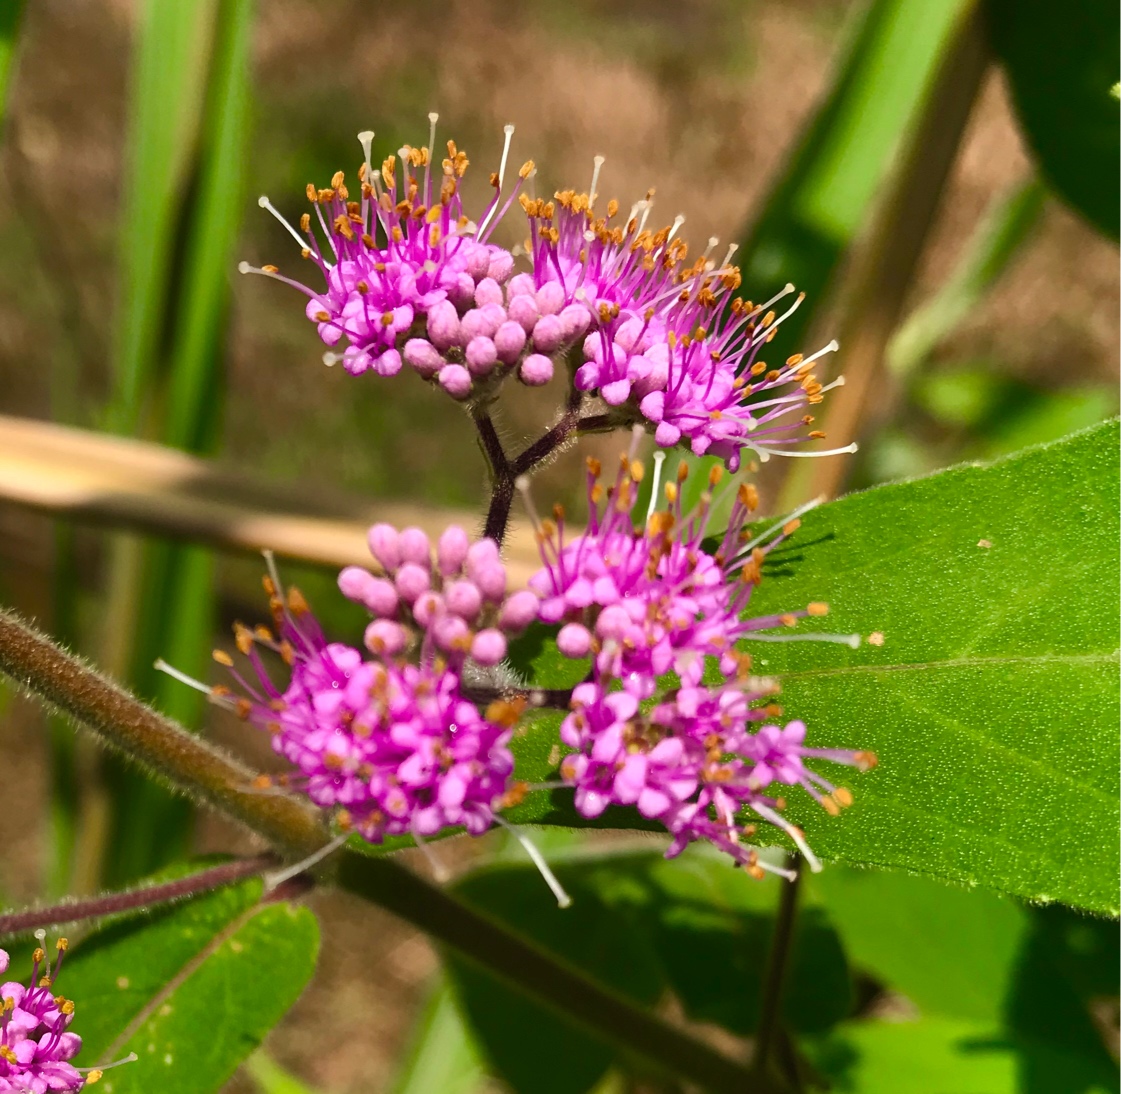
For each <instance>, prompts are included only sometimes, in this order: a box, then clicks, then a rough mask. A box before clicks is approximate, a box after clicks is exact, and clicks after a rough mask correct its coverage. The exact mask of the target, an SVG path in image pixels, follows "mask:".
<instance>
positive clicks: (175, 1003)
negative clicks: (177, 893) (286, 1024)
mask: <svg viewBox="0 0 1121 1094" xmlns="http://www.w3.org/2000/svg"><path fill="white" fill-rule="evenodd" d="M260 896H261V883H260V881H259V880H252V881H246V882H243V883H241V884H240V885H236V886H230V887H228V888H225V889H221V890H217V891H215V892H213V893H208V894H206V895H204V896H200V897H196V898H194V899H193V900H190V901H188V902H186V903H183V904H180V905H176V906H174V907H171V908H167V909H163V910H161V911H157V912H156V913H154V914H153V915H152V916H150V917H141V918H135V917H134V918H130V919H128V920H125V921H122V922H117V923H114V924H112V925H110V926H107V927H105V928H103V929H102V930H101V931H99V932H97V933H96V934H94V935H92V936H91V937H90V938H88V939H86V940H85V941H84V942H82V944H81V945H79V946H77V947H75V948H74V951H73V953H72V954H70V955H68V957H67V961H66V963H65V965H64V967H63V970H62V975H61V976H60V978H59V985H60V988H61V989H62V990H63V991H64V992H65V993H66V995H67V997H68V998H72V999H74V1000H75V1001H76V1003H77V1010H76V1014H75V1018H74V1026H73V1028H74V1031H75V1032H76V1033H80V1034H81V1036H82V1038H83V1046H82V1051H81V1052H80V1053H79V1056H78V1058H77V1060H76V1062H77V1063H78V1064H79V1065H81V1066H95V1065H98V1064H101V1063H106V1062H110V1061H109V1060H108V1059H107V1057H109V1056H113V1057H119V1056H123V1055H125V1054H127V1053H128V1052H130V1051H134V1052H136V1053H137V1056H138V1057H139V1059H138V1060H137V1061H136V1062H135V1063H131V1064H128V1065H124V1066H122V1067H120V1068H114V1069H113V1070H112V1071H108V1072H106V1073H105V1078H104V1080H103V1081H102V1085H101V1087H100V1088H99V1089H104V1091H105V1094H140V1092H148V1094H150V1092H151V1091H154V1090H159V1091H161V1092H165V1094H215V1092H216V1091H218V1090H219V1089H220V1088H221V1087H222V1084H223V1083H224V1082H225V1081H226V1080H227V1079H228V1078H229V1076H230V1075H231V1074H232V1073H233V1071H234V1070H235V1069H236V1067H237V1065H238V1064H239V1063H241V1061H242V1060H243V1059H244V1058H245V1057H246V1056H248V1054H249V1053H250V1052H251V1051H252V1050H253V1049H254V1048H255V1047H256V1046H257V1045H258V1044H259V1043H260V1041H261V1039H262V1038H263V1037H264V1036H265V1034H266V1033H267V1032H268V1031H269V1030H270V1029H271V1028H272V1027H273V1026H274V1025H275V1024H276V1023H277V1022H278V1021H279V1020H280V1019H281V1018H282V1017H283V1015H284V1014H285V1012H286V1011H287V1010H288V1008H289V1007H290V1006H291V1005H292V1004H293V1003H294V1002H295V1001H296V998H297V997H298V996H299V994H300V992H301V991H303V989H304V986H305V985H306V984H307V982H308V980H309V978H310V977H311V974H312V972H313V970H314V968H315V959H316V954H317V951H318V946H319V931H318V926H317V924H316V921H315V917H314V916H313V915H312V914H311V913H310V912H309V911H307V909H305V908H299V907H296V906H293V905H288V904H284V903H275V904H261V903H259V901H260Z"/></svg>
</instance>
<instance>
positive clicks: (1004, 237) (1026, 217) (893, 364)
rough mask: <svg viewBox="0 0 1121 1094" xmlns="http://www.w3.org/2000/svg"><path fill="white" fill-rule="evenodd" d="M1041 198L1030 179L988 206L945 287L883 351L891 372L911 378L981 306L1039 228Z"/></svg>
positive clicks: (1038, 186) (1038, 185) (1039, 189)
mask: <svg viewBox="0 0 1121 1094" xmlns="http://www.w3.org/2000/svg"><path fill="white" fill-rule="evenodd" d="M1045 196H1046V191H1045V189H1044V188H1043V186H1042V184H1041V183H1040V182H1039V181H1038V180H1037V179H1031V180H1030V181H1028V182H1025V183H1023V184H1022V185H1020V186H1017V187H1016V188H1015V189H1014V190H1013V191H1012V193H1010V194H1008V195H1004V196H1001V197H1000V198H998V199H997V200H996V201H994V202H993V204H992V206H991V207H990V209H989V210H988V212H987V214H986V216H985V219H984V221H983V222H982V224H981V226H980V227H979V228H978V229H977V232H976V234H975V236H974V238H973V240H972V241H971V242H970V244H969V247H968V249H967V250H966V253H965V255H964V257H963V258H962V260H961V262H960V264H959V265H958V267H957V268H956V269H955V270H954V272H953V273H952V274H951V275H950V277H949V279H948V280H947V281H946V283H945V284H944V285H943V286H942V287H941V288H940V289H939V290H938V292H937V293H936V294H935V295H934V296H933V297H932V298H931V299H930V300H929V301H927V302H926V303H925V304H923V305H922V306H921V307H920V308H917V309H916V310H915V311H914V312H913V313H912V314H911V315H910V316H909V317H908V318H907V320H906V321H905V322H904V323H903V325H902V326H901V327H900V328H899V330H898V331H896V333H895V336H894V337H893V338H892V340H891V343H890V344H889V346H888V351H887V358H888V365H889V367H890V368H891V369H892V371H893V372H895V373H896V374H897V375H901V376H902V375H908V374H910V373H912V372H914V371H915V369H916V368H918V367H919V366H920V365H921V364H922V363H923V362H924V361H925V360H926V359H927V358H928V357H929V356H930V354H931V353H932V352H933V351H934V349H935V347H936V346H937V345H938V343H939V342H941V341H942V340H943V339H944V338H946V337H947V336H948V335H950V334H951V333H953V331H954V330H955V329H956V328H957V326H958V324H959V323H961V321H962V320H963V319H964V318H965V317H966V316H967V315H968V314H969V312H970V311H971V310H972V309H973V308H974V307H975V306H976V305H977V304H978V303H980V301H981V300H982V299H983V298H984V296H985V294H986V293H987V292H988V291H989V289H991V288H992V287H993V285H994V284H995V283H996V281H997V279H998V278H999V277H1000V275H1001V274H1002V273H1003V272H1004V271H1005V270H1006V269H1007V268H1008V264H1009V263H1010V262H1011V261H1012V259H1013V258H1015V256H1016V255H1017V254H1018V253H1019V250H1020V247H1021V245H1022V244H1023V243H1024V242H1025V240H1027V239H1028V238H1029V236H1030V235H1031V231H1032V229H1033V228H1034V227H1035V226H1036V224H1037V223H1038V222H1039V217H1040V214H1041V213H1042V211H1043V201H1044V198H1045Z"/></svg>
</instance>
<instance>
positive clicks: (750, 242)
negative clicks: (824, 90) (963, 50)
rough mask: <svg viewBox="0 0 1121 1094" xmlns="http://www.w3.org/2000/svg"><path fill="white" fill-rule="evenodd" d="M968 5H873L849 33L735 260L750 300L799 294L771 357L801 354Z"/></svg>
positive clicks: (892, 0) (962, 0) (935, 1)
mask: <svg viewBox="0 0 1121 1094" xmlns="http://www.w3.org/2000/svg"><path fill="white" fill-rule="evenodd" d="M968 3H969V0H926V2H925V3H921V4H915V3H910V2H908V0H874V2H873V3H871V4H869V6H868V7H867V9H866V11H865V13H864V14H863V16H862V18H861V20H860V22H859V24H858V25H857V27H856V28H855V30H854V33H853V35H852V38H851V43H850V45H849V48H848V50H847V52H846V54H845V56H844V58H843V60H842V61H841V63H840V65H839V67H838V70H837V75H836V78H835V79H834V82H833V85H832V87H831V88H830V90H829V92H828V94H827V95H826V97H825V99H824V101H823V103H822V105H821V107H820V109H819V110H818V111H817V113H816V114H815V115H814V117H813V118H812V119H811V120H810V122H809V124H808V125H807V127H806V129H805V132H804V133H803V135H802V138H801V139H800V140H799V141H798V143H797V144H796V145H795V147H794V151H793V152H792V154H791V156H790V158H789V160H788V161H787V164H786V167H785V168H784V170H783V172H782V174H781V176H780V177H779V179H778V181H777V183H776V184H775V187H774V189H773V190H772V192H771V196H770V198H769V199H768V200H767V201H766V202H765V203H764V205H763V208H762V212H761V213H760V215H759V217H758V219H757V220H756V222H755V224H754V226H753V227H752V228H751V230H750V231H749V232H748V233H747V236H746V239H745V240H744V243H743V249H742V251H741V254H740V264H741V268H742V270H743V275H744V286H745V291H746V292H747V293H749V294H750V295H751V297H752V298H753V299H755V300H765V299H767V298H768V297H769V296H772V295H773V294H774V293H775V292H777V291H778V290H779V289H781V288H782V286H783V285H784V284H785V283H786V282H788V281H791V282H793V283H794V284H795V285H797V286H798V288H799V289H801V290H803V291H804V292H805V293H806V294H807V299H806V303H805V304H803V305H802V307H801V309H799V311H797V312H796V313H795V314H794V315H792V316H791V317H790V318H789V319H788V320H787V321H786V322H785V323H784V324H783V327H782V333H781V334H780V335H779V337H778V338H777V339H776V348H775V349H773V350H772V351H771V352H772V353H773V354H774V355H775V356H776V357H785V356H787V355H788V354H790V353H794V352H796V351H797V350H799V349H801V348H802V346H801V344H800V343H801V339H802V336H803V335H804V334H805V332H806V329H807V328H808V326H809V324H810V322H811V320H812V317H813V314H814V311H815V309H816V308H817V306H818V305H819V304H820V303H821V300H822V297H823V296H824V294H825V291H826V289H827V288H828V286H829V283H830V281H831V279H832V276H833V274H834V272H835V271H836V269H837V266H838V264H839V262H840V260H841V258H842V256H843V255H844V253H845V250H846V249H847V247H848V245H849V243H851V242H852V240H853V238H854V237H855V236H856V234H857V233H858V232H859V230H860V228H861V226H862V225H863V223H864V221H865V219H866V217H867V215H868V212H869V209H870V208H871V205H872V202H873V200H874V198H875V196H876V193H877V191H878V189H879V187H880V184H881V183H882V181H883V180H884V178H885V176H886V174H887V172H888V170H889V169H890V166H891V161H892V157H893V153H894V152H895V150H896V148H897V147H898V145H899V141H900V139H901V137H902V135H903V134H904V133H905V132H906V131H907V129H908V127H909V126H910V124H911V122H912V121H913V119H914V117H915V115H916V111H917V110H918V108H919V105H920V104H921V102H922V101H923V98H924V96H925V93H926V90H927V87H928V85H929V83H930V80H931V78H932V76H933V74H934V72H935V70H936V67H937V64H938V60H939V58H940V56H941V54H942V51H943V49H944V47H945V46H946V43H947V41H948V40H949V37H950V35H951V33H952V31H953V28H954V27H955V26H956V25H957V23H958V19H959V16H960V14H961V12H962V10H963V9H964V8H965V7H966V6H968Z"/></svg>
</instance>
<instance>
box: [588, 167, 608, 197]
mask: <svg viewBox="0 0 1121 1094" xmlns="http://www.w3.org/2000/svg"><path fill="white" fill-rule="evenodd" d="M604 162H605V158H604V157H603V156H596V157H595V159H593V160H592V185H591V186H590V187H589V188H588V209H589V210H590V209H592V208H594V207H595V203H596V187H597V186H598V185H599V172H600V168H601V167H603V165H604Z"/></svg>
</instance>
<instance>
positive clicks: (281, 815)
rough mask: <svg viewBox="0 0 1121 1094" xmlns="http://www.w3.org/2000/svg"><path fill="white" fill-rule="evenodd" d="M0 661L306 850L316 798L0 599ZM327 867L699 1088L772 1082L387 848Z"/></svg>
mask: <svg viewBox="0 0 1121 1094" xmlns="http://www.w3.org/2000/svg"><path fill="white" fill-rule="evenodd" d="M0 672H3V673H4V674H6V675H8V676H10V677H11V678H12V679H13V680H14V681H16V682H17V683H18V684H20V685H22V686H23V687H24V688H26V689H27V690H28V691H29V692H31V693H32V694H34V695H36V696H37V697H39V698H40V699H42V700H44V701H46V702H47V703H49V704H51V705H52V706H54V707H55V708H57V709H58V710H60V711H62V712H64V713H66V714H68V715H69V716H70V717H72V718H73V719H74V720H75V721H77V722H78V723H79V724H81V725H82V726H84V727H85V728H87V729H89V730H90V731H92V732H93V733H95V734H96V735H97V736H98V737H100V738H101V739H102V740H103V741H105V742H106V743H107V744H109V745H110V746H111V747H113V748H115V749H117V750H118V751H120V752H122V753H124V754H125V755H127V756H128V757H129V758H131V759H132V760H134V761H135V762H137V763H139V764H141V765H143V766H144V767H146V768H148V769H149V770H151V771H152V772H153V774H155V775H156V776H157V777H159V778H160V779H161V780H163V781H164V782H166V783H168V784H170V785H171V786H172V788H173V789H175V790H177V791H179V792H180V793H183V794H187V795H189V796H192V797H195V798H198V799H200V800H201V801H203V802H204V803H206V804H208V805H210V806H212V807H213V808H215V809H217V810H218V811H220V812H222V813H224V814H225V815H227V816H229V817H231V818H233V819H235V820H237V821H240V822H241V823H242V824H244V825H246V826H247V827H248V828H250V829H252V830H254V831H256V832H258V833H259V834H260V835H263V836H264V837H265V838H266V839H268V840H269V841H270V842H272V843H273V844H274V845H276V846H277V847H278V849H283V850H284V851H285V852H287V853H297V854H307V853H310V852H311V851H314V850H316V849H317V848H319V847H320V846H322V845H323V843H325V842H326V840H327V832H326V829H325V827H324V825H323V823H322V821H321V819H320V814H319V812H318V811H317V810H315V809H313V808H312V807H311V806H310V805H307V804H305V803H303V802H302V801H300V800H298V799H296V798H295V797H292V796H288V795H262V794H259V793H253V792H252V790H251V787H250V783H251V780H252V778H253V773H252V772H250V771H249V770H248V769H247V768H245V767H244V766H242V765H241V764H239V763H237V762H236V761H234V760H233V759H231V758H230V757H229V756H227V755H226V754H225V753H223V752H221V751H219V750H218V749H216V748H214V747H213V746H212V745H210V744H207V743H206V742H205V741H202V740H200V739H199V738H197V737H195V736H193V735H192V734H189V733H187V732H186V730H184V729H182V728H181V727H180V726H177V725H176V724H175V723H174V722H172V721H170V720H169V719H167V718H164V717H163V716H161V715H160V714H157V713H156V712H155V711H153V710H152V709H151V708H150V707H148V706H146V705H145V704H144V703H142V702H140V701H139V700H138V699H136V698H135V697H134V696H131V695H129V694H128V693H127V692H126V691H124V690H123V689H122V688H120V687H118V686H117V685H116V684H113V683H112V682H110V681H109V680H107V679H105V678H104V677H103V676H101V675H100V674H99V673H97V672H96V671H94V670H93V669H92V668H90V667H89V666H88V665H86V664H84V663H83V662H82V661H81V660H79V659H78V658H76V657H74V656H73V655H72V654H69V653H67V652H65V651H64V650H61V649H59V648H58V647H57V646H55V645H54V644H53V643H51V642H50V641H48V640H47V639H46V638H45V637H44V636H42V635H40V634H38V633H37V632H36V631H35V630H34V629H33V628H32V627H30V626H28V625H27V624H26V623H24V622H22V621H21V620H20V619H18V618H17V617H16V616H15V615H14V614H13V613H11V612H9V611H0ZM328 868H329V866H328V867H325V868H324V870H325V871H326V870H327V869H328ZM335 878H336V880H337V881H338V883H339V884H340V885H342V887H344V888H346V889H348V890H349V891H351V892H353V893H355V894H356V895H358V896H362V897H364V898H365V899H367V900H370V901H371V902H373V903H376V904H378V905H380V906H381V907H383V908H385V909H386V910H388V911H391V912H393V913H394V914H396V915H398V916H400V917H401V918H403V919H405V920H406V921H408V922H410V923H412V924H414V925H415V926H417V927H419V928H420V929H421V930H424V931H426V932H427V933H429V934H431V935H432V936H433V937H434V938H436V939H438V940H439V941H441V942H443V943H445V944H446V945H449V946H451V947H453V948H455V949H456V950H458V951H459V952H460V953H462V954H463V956H465V957H466V958H468V959H469V960H471V961H472V962H474V963H475V964H477V965H479V966H480V967H481V968H483V969H485V970H487V971H488V972H491V973H493V974H494V975H496V976H498V977H499V978H501V979H502V980H504V981H506V982H508V983H510V984H511V985H513V986H516V987H517V988H518V990H520V991H522V992H524V993H526V994H528V995H530V996H532V997H533V998H535V999H536V1000H538V1001H539V1002H541V1003H544V1004H545V1005H546V1006H549V1007H551V1008H553V1009H555V1010H557V1011H559V1012H561V1013H563V1014H565V1016H566V1017H568V1018H569V1019H570V1020H576V1021H579V1022H581V1023H582V1024H584V1025H585V1026H586V1027H587V1028H588V1030H589V1031H590V1032H592V1033H593V1034H595V1035H596V1036H598V1037H600V1038H607V1039H609V1040H610V1041H611V1042H612V1043H614V1044H617V1045H619V1046H620V1047H623V1048H626V1049H627V1050H629V1051H638V1052H640V1053H641V1054H643V1055H644V1056H646V1057H648V1058H649V1059H650V1060H652V1061H654V1062H655V1063H657V1064H659V1065H660V1066H662V1067H664V1068H665V1069H666V1070H667V1071H669V1072H671V1073H673V1074H675V1075H678V1076H680V1077H682V1078H685V1079H688V1080H691V1081H693V1082H695V1083H698V1084H699V1085H701V1086H702V1087H703V1088H704V1089H706V1090H712V1091H716V1092H725V1091H727V1092H728V1094H732V1092H733V1091H734V1092H737V1094H742V1092H748V1094H751V1092H758V1094H771V1092H774V1091H776V1090H777V1089H778V1088H776V1087H775V1086H774V1085H773V1083H772V1082H771V1080H769V1079H767V1078H765V1077H762V1076H761V1077H759V1078H753V1077H752V1076H751V1074H750V1073H749V1072H748V1070H747V1069H746V1068H745V1067H744V1066H743V1065H741V1064H739V1063H736V1062H735V1061H732V1060H730V1059H728V1058H727V1057H726V1056H724V1055H722V1054H721V1053H719V1052H717V1051H715V1050H714V1049H712V1048H710V1047H709V1046H707V1045H704V1044H703V1043H701V1042H700V1041H697V1040H695V1039H694V1038H692V1037H690V1036H689V1035H687V1034H685V1033H683V1032H681V1031H680V1030H678V1029H676V1028H674V1027H673V1026H671V1025H669V1024H668V1023H666V1022H664V1021H663V1020H662V1019H660V1018H657V1017H655V1016H654V1015H651V1014H649V1013H648V1012H646V1011H645V1010H643V1009H641V1008H640V1007H637V1006H635V1004H633V1003H631V1002H630V1001H629V1000H627V999H625V998H623V997H621V996H618V995H616V994H615V993H613V992H611V991H609V990H607V989H605V988H604V987H602V986H601V985H599V984H597V983H595V982H594V981H593V980H591V979H589V978H588V977H586V976H585V975H584V974H583V973H581V972H579V971H578V970H575V969H572V968H569V967H568V966H566V965H564V964H563V963H561V962H560V961H558V960H557V959H556V958H554V957H553V956H552V955H550V954H548V953H547V952H546V951H544V950H542V949H540V948H539V947H537V946H535V945H534V944H533V943H531V942H529V941H528V940H526V939H524V938H522V937H520V936H519V935H516V934H514V933H512V932H511V931H509V930H507V929H506V928H505V927H503V926H502V925H501V924H499V923H496V922H495V921H493V920H491V919H489V918H488V917H487V916H485V915H483V914H482V913H481V912H478V911H475V910H474V909H472V908H470V907H468V906H467V905H464V904H463V903H462V902H460V901H459V900H457V899H456V898H455V897H453V896H451V895H449V894H448V893H446V892H444V891H443V890H441V889H439V888H437V887H436V886H434V885H430V884H429V883H428V882H426V881H424V880H422V879H421V878H419V877H417V876H416V875H414V874H412V873H410V872H409V871H408V870H406V869H405V868H404V867H403V866H401V865H400V864H398V863H397V862H394V861H392V860H391V859H388V858H375V857H372V856H368V855H360V854H356V853H355V852H353V851H344V852H343V853H342V854H341V855H340V856H339V859H338V865H337V867H336V868H335Z"/></svg>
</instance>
